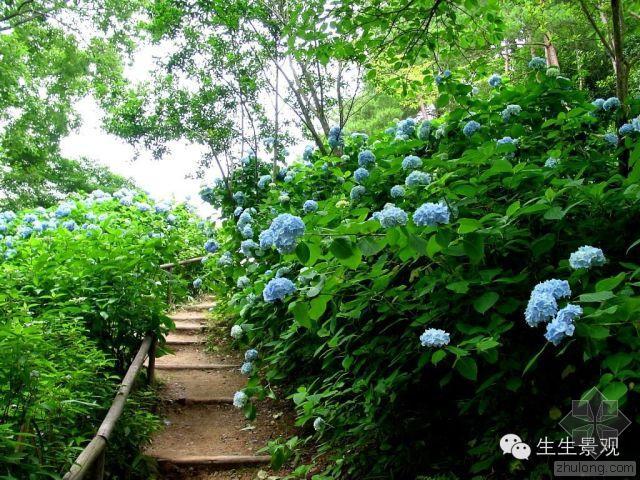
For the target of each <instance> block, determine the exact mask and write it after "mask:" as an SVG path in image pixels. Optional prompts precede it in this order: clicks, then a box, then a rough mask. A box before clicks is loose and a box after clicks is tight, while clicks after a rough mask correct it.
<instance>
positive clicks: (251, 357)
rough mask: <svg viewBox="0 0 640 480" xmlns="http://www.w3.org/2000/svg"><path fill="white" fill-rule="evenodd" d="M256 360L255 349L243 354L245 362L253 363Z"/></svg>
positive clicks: (256, 353)
mask: <svg viewBox="0 0 640 480" xmlns="http://www.w3.org/2000/svg"><path fill="white" fill-rule="evenodd" d="M257 359H258V351H257V350H256V349H255V348H251V349H249V350H247V351H246V352H244V361H245V362H255V361H256V360H257Z"/></svg>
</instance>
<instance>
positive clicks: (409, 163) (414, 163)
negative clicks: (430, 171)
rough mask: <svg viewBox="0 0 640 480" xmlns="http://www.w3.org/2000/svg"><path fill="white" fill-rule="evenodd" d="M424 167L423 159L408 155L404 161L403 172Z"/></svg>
mask: <svg viewBox="0 0 640 480" xmlns="http://www.w3.org/2000/svg"><path fill="white" fill-rule="evenodd" d="M421 166H422V159H421V158H420V157H416V156H415V155H408V156H406V157H404V159H403V160H402V169H403V170H415V169H417V168H420V167H421Z"/></svg>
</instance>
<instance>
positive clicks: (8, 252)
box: [4, 248, 18, 260]
mask: <svg viewBox="0 0 640 480" xmlns="http://www.w3.org/2000/svg"><path fill="white" fill-rule="evenodd" d="M17 254H18V251H17V250H15V249H13V248H9V249H7V250H6V251H5V252H4V258H5V260H9V259H10V258H13V257H15V256H16V255H17Z"/></svg>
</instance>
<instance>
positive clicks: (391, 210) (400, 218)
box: [375, 203, 408, 228]
mask: <svg viewBox="0 0 640 480" xmlns="http://www.w3.org/2000/svg"><path fill="white" fill-rule="evenodd" d="M375 218H376V219H377V220H378V221H379V222H380V225H382V226H383V227H384V228H391V227H397V226H402V225H406V224H407V218H408V217H407V213H406V212H405V211H404V210H402V209H401V208H399V207H396V206H395V205H393V204H390V203H389V204H387V205H385V206H384V208H383V209H382V210H381V211H380V212H379V215H378V216H376V217H375Z"/></svg>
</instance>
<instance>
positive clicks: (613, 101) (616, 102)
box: [602, 97, 622, 112]
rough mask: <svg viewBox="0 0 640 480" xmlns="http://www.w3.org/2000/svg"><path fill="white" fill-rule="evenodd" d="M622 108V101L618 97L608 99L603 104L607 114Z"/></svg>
mask: <svg viewBox="0 0 640 480" xmlns="http://www.w3.org/2000/svg"><path fill="white" fill-rule="evenodd" d="M621 106H622V104H621V103H620V99H618V97H610V98H607V99H606V100H605V101H604V103H603V104H602V110H604V111H605V112H611V111H613V110H617V109H619V108H620V107H621Z"/></svg>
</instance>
